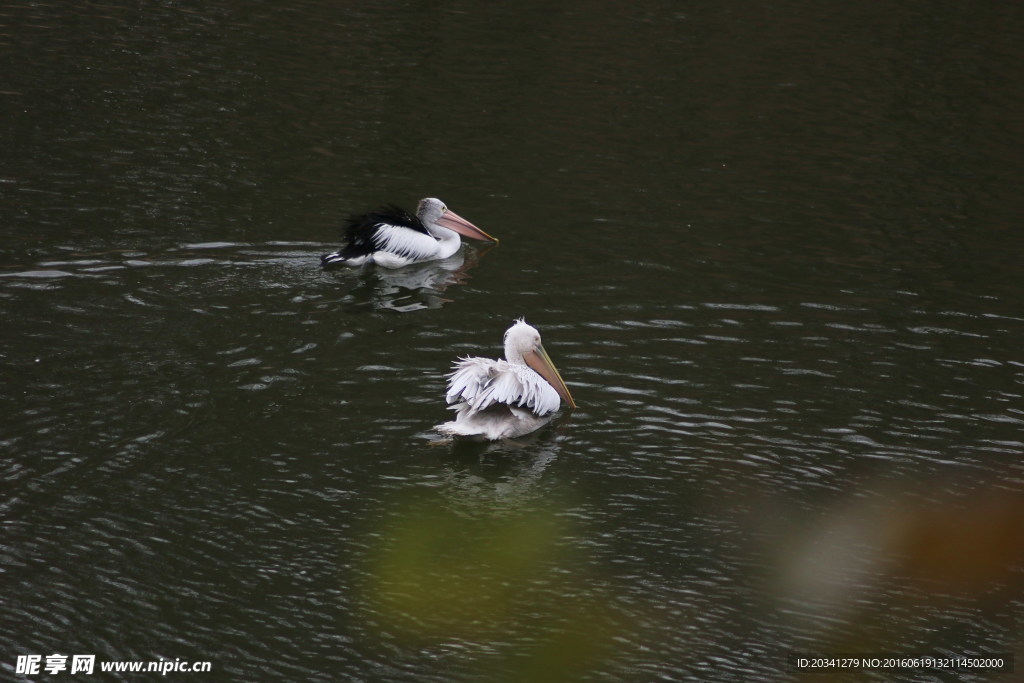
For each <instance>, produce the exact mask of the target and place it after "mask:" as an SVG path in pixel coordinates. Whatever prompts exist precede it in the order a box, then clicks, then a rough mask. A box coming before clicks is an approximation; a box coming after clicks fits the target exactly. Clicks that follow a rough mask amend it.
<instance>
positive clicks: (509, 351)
mask: <svg viewBox="0 0 1024 683" xmlns="http://www.w3.org/2000/svg"><path fill="white" fill-rule="evenodd" d="M505 360H507V361H508V362H509V363H526V365H528V366H530V368H532V369H533V371H534V372H536V373H537V374H538V375H540V376H541V377H543V378H544V379H545V380H546V381H547V383H548V384H550V385H551V386H552V387H553V388H554V390H555V391H557V392H558V395H559V396H561V397H562V398H563V399H564V400H565V402H566V403H568V404H569V406H570V407H571V408H575V407H576V402H575V401H573V400H572V394H570V393H569V388H568V387H567V386H565V382H564V381H562V376H561V375H560V374H558V370H557V369H556V368H555V364H554V363H552V362H551V357H550V356H548V352H547V351H545V350H544V345H543V344H541V343H540V332H538V331H537V328H536V327H534V326H532V325H529V324H527V322H526V321H525V320H523V319H522V318H520V319H519V320H517V321H516V322H515V324H514V325H512V327H510V328H508V329H507V330H506V331H505Z"/></svg>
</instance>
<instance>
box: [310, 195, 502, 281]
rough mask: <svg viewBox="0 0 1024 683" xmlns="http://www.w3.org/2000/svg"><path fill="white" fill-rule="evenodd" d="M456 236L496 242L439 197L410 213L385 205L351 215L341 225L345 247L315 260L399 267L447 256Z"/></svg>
mask: <svg viewBox="0 0 1024 683" xmlns="http://www.w3.org/2000/svg"><path fill="white" fill-rule="evenodd" d="M459 235H465V236H466V237H470V238H472V239H476V240H490V241H491V242H497V241H498V240H496V239H495V238H493V237H491V236H490V235H488V234H487V233H486V232H484V231H483V230H481V229H480V228H478V227H476V226H475V225H473V224H472V223H470V222H469V221H467V220H466V219H465V218H462V217H461V216H459V215H458V214H457V213H455V212H454V211H451V210H450V209H449V208H448V207H447V206H445V205H444V202H442V201H441V200H440V199H434V198H433V197H427V198H426V199H421V200H420V203H419V206H417V207H416V215H415V216H413V215H412V214H411V213H409V212H408V211H406V210H405V209H402V208H399V207H397V206H393V205H390V204H389V205H387V206H383V207H381V208H379V209H377V210H375V211H370V212H369V213H365V214H363V215H362V216H354V217H352V218H350V219H349V221H348V226H347V227H346V228H345V240H346V244H345V246H344V247H342V248H341V249H339V250H338V251H335V252H333V253H330V254H324V255H323V256H321V257H320V264H321V265H323V266H330V265H334V264H336V263H344V264H345V265H347V266H361V265H363V264H364V263H376V264H377V265H379V266H383V267H384V268H401V267H402V266H407V265H409V264H411V263H420V262H422V261H434V260H436V259H443V258H448V257H449V256H451V255H452V254H454V253H455V252H457V251H458V250H459V247H460V246H462V240H460V239H459Z"/></svg>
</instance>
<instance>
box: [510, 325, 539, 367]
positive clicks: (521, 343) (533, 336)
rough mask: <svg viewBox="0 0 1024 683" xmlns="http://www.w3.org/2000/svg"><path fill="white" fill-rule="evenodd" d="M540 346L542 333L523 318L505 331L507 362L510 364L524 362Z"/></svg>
mask: <svg viewBox="0 0 1024 683" xmlns="http://www.w3.org/2000/svg"><path fill="white" fill-rule="evenodd" d="M540 345H541V344H540V332H538V331H537V328H536V327H534V326H533V325H530V324H528V323H527V322H526V320H524V319H523V318H520V319H519V320H516V321H515V323H513V324H512V327H510V328H508V329H507V330H505V360H507V361H508V362H509V363H516V362H518V363H522V362H524V361H523V358H524V357H525V356H526V354H527V353H528V352H530V351H535V350H536V349H537V347H539V346H540Z"/></svg>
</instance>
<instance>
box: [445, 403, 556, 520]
mask: <svg viewBox="0 0 1024 683" xmlns="http://www.w3.org/2000/svg"><path fill="white" fill-rule="evenodd" d="M569 419H570V416H565V417H563V418H561V419H558V420H557V421H556V422H552V423H551V424H549V425H548V426H547V427H546V428H544V429H541V430H539V431H536V432H533V433H531V434H527V435H526V436H521V437H519V438H516V439H505V440H503V441H484V440H472V439H440V440H437V441H434V442H433V443H434V444H436V445H437V446H439V447H443V446H447V447H448V448H449V461H448V465H447V466H446V467H444V469H443V477H444V481H445V484H446V488H447V494H448V498H449V500H451V501H452V502H453V503H455V504H457V505H459V506H462V507H470V508H472V507H475V506H481V507H483V508H485V509H489V510H492V511H493V510H494V509H495V508H496V507H499V508H500V507H502V506H509V507H510V508H516V507H518V506H519V505H521V504H522V503H524V502H526V501H529V500H532V499H534V498H536V497H537V496H539V495H541V494H542V486H541V484H542V479H543V477H544V474H545V473H546V472H547V470H548V468H549V467H550V466H551V464H552V463H554V462H555V460H557V458H558V453H559V451H560V450H561V445H560V438H561V437H560V433H561V432H562V431H563V430H564V429H565V427H566V425H567V423H568V422H569Z"/></svg>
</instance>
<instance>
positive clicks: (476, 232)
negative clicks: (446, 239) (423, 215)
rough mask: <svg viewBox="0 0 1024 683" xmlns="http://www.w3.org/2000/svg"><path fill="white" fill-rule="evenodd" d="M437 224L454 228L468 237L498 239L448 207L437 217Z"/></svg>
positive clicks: (491, 240)
mask: <svg viewBox="0 0 1024 683" xmlns="http://www.w3.org/2000/svg"><path fill="white" fill-rule="evenodd" d="M437 224H438V225H440V226H442V227H445V228H448V229H450V230H454V231H455V232H457V233H459V234H460V235H463V236H465V237H469V238H470V239H474V240H487V241H490V242H497V241H498V240H497V239H495V238H494V237H491V236H490V235H488V234H487V233H486V232H484V231H483V230H481V229H480V228H478V227H476V226H475V225H473V224H472V223H470V222H469V221H467V220H466V219H465V218H463V217H462V216H460V215H459V214H457V213H455V212H454V211H452V210H451V209H448V210H446V211H445V212H444V213H443V214H441V217H440V218H438V219H437Z"/></svg>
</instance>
